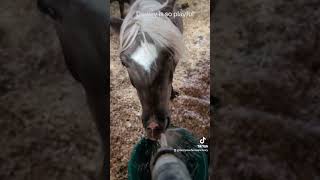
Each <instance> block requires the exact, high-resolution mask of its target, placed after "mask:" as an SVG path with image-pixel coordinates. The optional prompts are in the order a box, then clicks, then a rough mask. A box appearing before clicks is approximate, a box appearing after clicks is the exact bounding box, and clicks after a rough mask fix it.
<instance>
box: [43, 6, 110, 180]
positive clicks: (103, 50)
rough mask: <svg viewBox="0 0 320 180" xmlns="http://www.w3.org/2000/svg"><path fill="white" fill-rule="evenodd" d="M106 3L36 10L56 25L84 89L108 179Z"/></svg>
mask: <svg viewBox="0 0 320 180" xmlns="http://www.w3.org/2000/svg"><path fill="white" fill-rule="evenodd" d="M108 5H109V4H108V3H107V1H105V0H90V1H82V0H38V7H39V9H40V10H41V11H42V12H43V13H45V14H47V15H49V16H50V17H51V18H52V19H53V20H54V24H55V28H56V31H57V34H58V37H59V39H60V42H61V46H62V50H63V54H64V58H65V62H66V65H67V67H68V69H69V70H70V72H71V74H72V76H73V77H74V78H75V79H76V80H77V81H79V82H80V83H81V85H82V86H83V88H84V90H85V93H86V97H87V102H88V105H89V108H90V110H91V112H92V115H93V117H94V120H95V123H96V126H97V129H98V131H99V134H100V138H101V141H102V153H103V158H101V160H103V171H102V175H101V177H100V178H101V179H106V178H107V177H109V170H108V162H107V161H106V160H107V157H106V155H107V153H106V149H107V144H109V143H108V142H109V138H108V136H107V134H109V129H108V128H107V124H106V122H107V119H108V117H107V114H108V113H107V111H108V109H107V99H108V95H107V94H108V93H107V85H108V82H109V76H108V74H109V73H108V72H107V71H108V68H107V62H109V56H108V55H107V49H108V48H109V36H108V34H109V32H108V31H109V28H107V27H108V21H109V19H108V11H109V8H108Z"/></svg>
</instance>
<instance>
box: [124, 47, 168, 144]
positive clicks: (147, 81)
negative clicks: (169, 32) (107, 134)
mask: <svg viewBox="0 0 320 180" xmlns="http://www.w3.org/2000/svg"><path fill="white" fill-rule="evenodd" d="M146 47H148V48H147V49H145V48H146ZM170 57H171V54H170V53H169V52H168V51H167V50H165V49H158V48H156V47H155V46H154V45H153V44H152V43H146V44H139V43H135V44H134V45H133V46H132V47H130V48H129V49H128V50H126V51H124V52H122V54H121V55H120V59H121V62H122V64H123V65H124V66H125V67H126V68H127V71H128V74H129V77H130V81H131V83H132V85H133V86H134V87H135V88H136V90H137V93H138V96H139V99H140V103H141V106H142V123H143V126H144V128H145V130H146V136H147V137H148V138H149V139H152V140H156V139H159V138H160V134H161V133H163V132H164V131H165V130H166V129H167V127H168V125H169V123H170V112H169V101H170V96H171V91H172V77H173V71H174V63H173V60H172V59H170Z"/></svg>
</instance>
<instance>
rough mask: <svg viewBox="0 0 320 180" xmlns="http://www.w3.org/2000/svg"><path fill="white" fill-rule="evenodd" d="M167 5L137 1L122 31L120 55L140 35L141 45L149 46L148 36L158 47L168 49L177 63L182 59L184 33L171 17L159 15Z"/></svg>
mask: <svg viewBox="0 0 320 180" xmlns="http://www.w3.org/2000/svg"><path fill="white" fill-rule="evenodd" d="M167 3H168V1H167V2H166V3H164V4H160V3H159V2H158V1H156V0H137V1H136V2H135V3H134V4H133V5H132V6H131V8H130V10H129V12H128V14H127V16H126V18H125V19H124V21H123V24H122V26H121V30H120V50H119V51H120V53H121V52H123V51H125V50H126V49H128V48H129V47H130V46H131V45H132V44H133V42H134V41H135V40H136V38H137V36H138V35H139V34H140V35H142V37H143V39H142V40H141V41H142V42H141V43H143V44H149V43H148V42H147V39H146V37H147V36H148V38H150V39H151V40H152V41H153V42H154V43H155V46H156V47H159V48H167V49H168V50H169V51H170V52H171V53H172V55H173V56H174V60H175V61H176V62H177V61H178V60H179V59H180V58H181V56H182V55H183V49H184V44H183V38H182V33H181V32H180V30H179V29H178V28H177V27H176V26H175V25H174V24H173V23H172V21H171V20H170V18H169V17H166V16H162V15H160V14H159V10H160V9H161V8H163V7H165V6H166V5H167ZM145 48H147V49H150V48H151V47H147V46H146V47H145Z"/></svg>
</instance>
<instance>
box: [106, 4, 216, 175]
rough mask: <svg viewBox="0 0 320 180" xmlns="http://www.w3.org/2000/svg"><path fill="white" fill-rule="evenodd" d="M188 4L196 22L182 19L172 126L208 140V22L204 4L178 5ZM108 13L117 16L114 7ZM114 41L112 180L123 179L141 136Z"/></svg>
mask: <svg viewBox="0 0 320 180" xmlns="http://www.w3.org/2000/svg"><path fill="white" fill-rule="evenodd" d="M177 2H178V3H179V4H183V3H188V4H189V6H190V7H189V8H187V9H186V11H190V12H191V11H193V12H194V16H192V17H186V18H184V42H185V45H186V56H185V58H184V59H181V60H180V62H179V64H178V66H177V69H176V72H175V74H174V80H173V86H174V88H175V90H177V91H178V92H179V93H180V95H179V96H178V97H177V98H176V99H174V100H173V102H172V104H171V109H172V123H173V124H174V125H175V126H178V127H184V128H187V129H189V130H190V131H191V132H192V133H194V135H195V136H196V137H203V136H205V137H209V126H210V117H209V105H210V97H209V96H210V77H209V75H210V74H209V71H210V47H209V46H210V30H209V28H210V25H209V24H210V23H209V22H210V20H209V8H210V7H209V2H208V1H207V0H199V1H198V0H197V1H195V0H193V1H192V0H179V1H177ZM111 10H112V11H111V12H112V14H113V15H115V16H119V9H118V6H117V3H115V4H112V6H111ZM118 45H119V41H118V36H117V35H116V34H114V33H113V34H112V36H111V40H110V47H111V50H110V54H111V62H110V66H111V67H110V69H111V80H110V81H111V82H110V84H111V85H110V87H111V115H110V116H111V127H110V128H111V161H110V164H111V179H112V180H124V179H127V171H128V170H127V165H128V161H129V156H130V153H131V150H132V149H133V147H134V145H135V143H136V142H138V140H139V139H140V138H141V137H142V136H143V134H144V132H143V127H142V122H141V120H140V114H141V107H140V103H139V100H138V97H137V94H136V91H135V89H134V88H133V86H132V85H131V84H130V81H129V78H128V74H127V72H126V69H125V68H124V67H123V66H122V65H121V63H120V60H119V57H118V54H117V52H118V51H117V50H118Z"/></svg>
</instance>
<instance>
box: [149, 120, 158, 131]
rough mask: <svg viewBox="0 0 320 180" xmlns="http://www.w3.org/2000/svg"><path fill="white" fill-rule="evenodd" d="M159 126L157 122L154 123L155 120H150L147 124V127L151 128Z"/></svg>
mask: <svg viewBox="0 0 320 180" xmlns="http://www.w3.org/2000/svg"><path fill="white" fill-rule="evenodd" d="M159 127H160V126H159V124H158V123H156V122H151V123H150V124H149V126H148V128H150V129H152V130H154V129H156V128H159Z"/></svg>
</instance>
